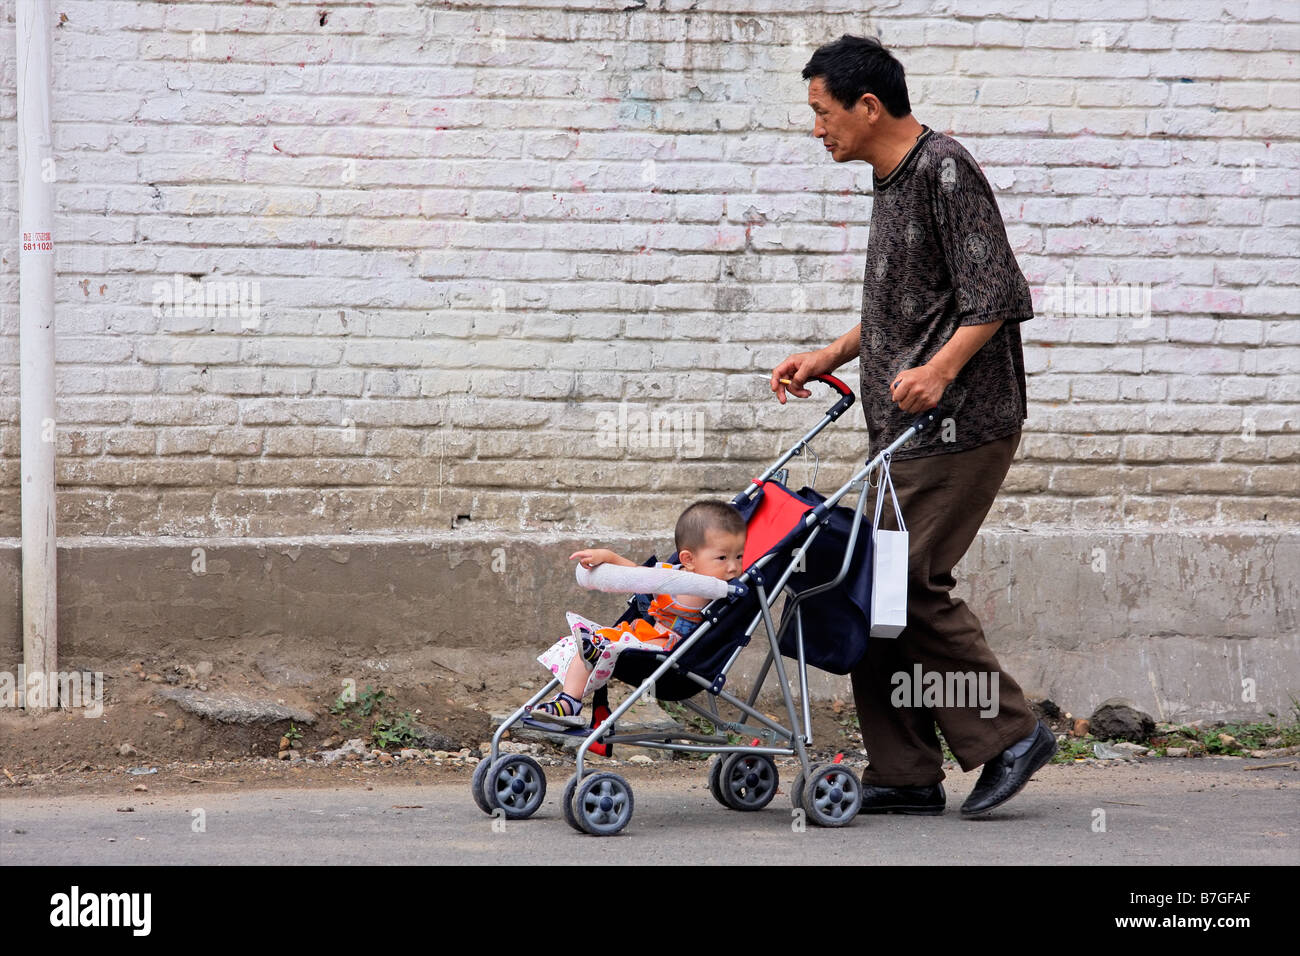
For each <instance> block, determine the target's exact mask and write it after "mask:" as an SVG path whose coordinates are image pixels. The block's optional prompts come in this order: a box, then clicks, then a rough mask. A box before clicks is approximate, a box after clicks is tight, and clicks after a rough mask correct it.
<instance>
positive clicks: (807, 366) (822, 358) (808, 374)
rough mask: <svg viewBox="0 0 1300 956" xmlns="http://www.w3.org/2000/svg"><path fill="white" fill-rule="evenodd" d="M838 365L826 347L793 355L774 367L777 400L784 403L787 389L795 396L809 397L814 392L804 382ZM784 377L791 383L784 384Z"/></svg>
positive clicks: (773, 381) (773, 383) (773, 389)
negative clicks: (782, 380) (805, 386)
mask: <svg viewBox="0 0 1300 956" xmlns="http://www.w3.org/2000/svg"><path fill="white" fill-rule="evenodd" d="M838 367H839V366H838V365H836V364H835V359H834V358H833V357H832V356H831V355H830V354H829V353H828V352H827V351H826V349H818V350H817V351H816V352H799V353H797V354H795V355H791V356H790V357H789V358H788V359H786V360H785V361H784V362H782V363H781V364H780V365H778V366H777V367H776V368H774V369H772V391H774V392H776V400H777V401H778V402H780V403H781V404H782V405H784V404H785V395H786V391H787V390H788V391H789V393H790V394H791V395H793V396H794V397H795V398H807V397H808V396H809V395H811V394H812V392H810V391H808V389H806V388H804V384H805V383H806V382H808V381H810V380H811V379H814V378H816V377H817V376H818V375H826V374H828V373H830V372H833V371H835V369H836V368H838ZM783 378H784V379H788V380H789V382H790V384H789V385H784V384H782V383H781V379H783Z"/></svg>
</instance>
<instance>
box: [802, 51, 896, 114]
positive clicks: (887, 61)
mask: <svg viewBox="0 0 1300 956" xmlns="http://www.w3.org/2000/svg"><path fill="white" fill-rule="evenodd" d="M815 76H820V77H822V79H823V81H824V82H825V84H826V91H827V92H828V93H830V95H831V96H832V97H833V98H834V99H836V100H837V101H838V102H839V103H840V105H841V106H843V107H844V108H845V109H846V110H851V109H853V107H854V106H855V105H856V104H857V103H858V101H859V100H861V99H862V94H864V93H871V94H872V95H873V96H875V97H876V99H878V100H880V103H881V105H882V106H884V108H885V110H886V112H888V113H889V115H890V116H892V117H894V118H895V119H902V118H903V117H904V116H909V115H911V112H912V104H911V103H910V102H909V101H908V98H907V81H906V80H905V79H904V77H903V64H901V63H899V62H898V60H896V59H895V58H894V55H893V54H892V53H890V52H889V51H888V50H886V49H885V48H884V47H883V46H881V44H880V41H879V40H877V39H875V38H874V37H855V36H850V35H849V34H847V33H846V34H844V36H842V37H840V38H839V39H838V40H836V41H834V42H833V43H827V44H825V45H824V46H820V47H818V48H817V51H816V52H815V53H814V54H813V55H812V59H811V60H809V61H808V65H807V66H805V67H804V68H803V78H804V79H805V80H811V79H812V78H813V77H815Z"/></svg>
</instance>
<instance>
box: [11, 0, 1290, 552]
mask: <svg viewBox="0 0 1300 956" xmlns="http://www.w3.org/2000/svg"><path fill="white" fill-rule="evenodd" d="M14 2H15V0H7V2H4V3H3V4H0V9H2V10H3V13H4V15H3V17H0V119H2V120H3V126H2V127H0V128H2V129H3V138H2V139H0V215H2V216H3V221H4V225H5V228H4V230H3V234H2V235H0V429H2V430H0V535H14V534H17V529H18V449H19V439H18V430H17V419H18V368H17V361H18V338H17V335H18V320H17V308H16V306H17V287H18V254H17V246H16V241H15V238H16V233H17V193H16V190H15V186H14V182H15V179H16V175H17V159H16V154H15V141H16V132H15V115H14V114H15V109H16V99H15V95H14V92H13V91H14V88H15V81H16V80H15V51H14V27H13V21H14ZM864 6H867V5H864V4H862V3H860V2H849V0H809V2H806V3H803V4H798V5H792V4H790V3H788V2H785V0H781V2H777V0H647V2H645V3H635V2H632V0H585V2H583V3H581V4H577V3H572V2H565V0H516V2H508V0H499V2H473V0H446V2H440V3H437V4H430V3H411V2H382V0H381V2H373V3H370V2H366V3H335V2H328V0H326V2H321V0H313V2H310V3H307V2H291V0H278V2H256V0H254V2H247V3H243V2H241V3H235V2H230V3H225V2H219V0H213V2H190V3H184V2H174V3H173V2H168V3H162V2H157V3H155V2H120V0H59V2H58V3H57V4H55V5H54V9H55V13H56V15H61V16H59V19H61V20H62V22H61V23H60V25H59V26H58V28H57V29H56V31H55V36H54V38H53V42H54V73H55V96H54V118H55V132H54V144H53V156H54V158H55V160H56V163H57V170H58V177H59V178H58V186H57V194H56V195H57V210H58V219H57V224H56V241H57V243H58V251H57V254H56V263H57V267H58V284H57V289H58V336H59V337H58V361H59V377H58V389H59V415H60V430H59V453H60V461H59V481H60V487H61V492H60V495H61V497H60V515H59V522H60V531H61V533H63V534H114V535H131V534H156V533H183V534H211V533H216V534H230V533H233V534H257V535H276V534H300V533H329V532H338V531H346V530H349V529H355V530H429V529H434V530H436V529H445V528H448V527H451V526H453V524H457V525H458V526H460V527H466V526H467V525H466V516H468V527H471V528H472V527H484V528H486V527H491V526H498V527H507V528H519V527H522V528H525V529H534V528H541V527H546V528H567V529H590V530H596V529H599V528H626V529H642V528H647V527H648V528H661V527H666V526H667V525H668V523H669V522H670V521H671V518H672V516H673V515H674V514H675V513H676V512H677V510H678V509H679V507H680V506H681V504H682V502H683V500H684V499H686V498H689V497H692V496H694V495H695V494H697V493H730V492H732V491H734V490H737V489H739V488H740V487H742V486H743V485H744V484H745V481H746V480H747V479H748V478H749V477H750V476H751V475H753V474H754V473H755V472H756V471H757V470H758V469H759V468H760V467H761V463H763V462H766V461H768V460H770V459H771V458H772V457H774V455H775V453H776V451H777V449H778V447H779V446H781V445H782V444H783V443H788V442H789V441H790V440H792V439H793V438H794V437H795V436H796V434H797V433H798V432H800V431H802V429H803V428H804V427H805V426H806V425H807V424H808V423H809V422H810V421H811V419H812V418H813V417H814V416H815V414H816V408H819V407H821V405H822V404H823V403H822V402H821V401H820V400H819V402H818V403H817V406H816V408H815V407H814V406H812V405H809V404H804V405H798V404H796V405H792V406H789V407H786V408H780V407H779V406H777V405H775V403H774V402H772V400H771V399H770V398H769V395H768V392H767V390H766V384H765V375H766V372H767V371H768V370H769V369H770V367H771V365H772V364H773V363H774V362H775V361H777V360H779V359H780V358H782V357H783V356H784V355H785V354H787V353H788V352H789V351H792V350H795V349H802V348H807V347H814V346H817V345H820V344H823V343H825V342H826V341H828V340H829V339H831V338H833V337H835V336H837V335H839V334H840V333H842V332H844V331H845V330H847V329H848V328H850V327H851V326H852V325H853V324H854V321H855V319H856V316H857V313H858V309H859V305H860V296H861V278H862V268H863V262H862V255H863V252H864V249H865V246H866V242H867V232H868V230H867V224H868V222H869V219H870V212H871V195H870V183H871V180H870V170H869V168H868V167H866V166H865V165H863V164H853V165H851V166H836V165H835V164H833V163H832V162H830V161H828V160H827V159H826V158H825V156H824V154H823V153H822V151H821V149H820V148H819V146H818V144H817V143H816V142H815V141H813V140H812V139H811V138H810V136H809V132H810V129H811V124H810V122H809V121H810V118H811V115H810V112H809V110H808V108H807V106H806V86H805V84H804V82H803V81H802V80H801V79H800V77H799V71H800V69H801V68H802V66H803V64H804V63H805V62H806V60H807V58H808V56H809V55H810V54H811V52H812V50H813V48H814V47H815V46H816V45H817V44H819V43H821V42H825V41H827V40H830V39H833V38H835V37H837V36H839V35H840V34H841V33H844V32H853V33H863V32H869V33H874V34H877V35H879V36H880V37H881V38H882V39H883V40H884V42H885V43H886V44H887V45H889V46H891V48H892V49H894V51H895V52H896V53H897V55H898V56H899V57H900V58H901V59H902V61H903V63H904V65H905V67H906V69H907V71H908V78H909V87H910V92H911V97H912V104H913V109H914V111H915V113H916V116H917V117H918V119H920V120H921V121H922V122H924V123H927V124H929V125H931V126H933V127H935V128H937V129H940V130H942V131H945V132H948V133H950V134H951V135H954V136H956V137H957V138H958V139H959V140H960V141H961V142H962V143H963V144H964V145H965V146H966V147H967V148H968V149H969V150H970V151H971V152H972V154H973V155H974V156H975V157H976V159H977V160H978V161H979V162H980V163H981V164H982V165H983V167H984V170H985V172H986V174H987V175H988V178H989V180H990V182H991V183H992V184H993V186H994V188H995V190H996V192H997V194H998V198H999V202H1000V204H1001V207H1002V210H1003V213H1004V216H1005V218H1006V221H1007V229H1008V233H1009V236H1010V238H1011V242H1012V244H1013V247H1014V249H1015V251H1016V254H1017V256H1018V258H1019V260H1020V264H1021V266H1022V268H1023V269H1024V271H1025V274H1026V276H1027V277H1028V279H1029V282H1030V285H1031V286H1032V287H1033V289H1034V296H1035V302H1036V305H1037V307H1038V310H1039V313H1040V314H1039V316H1038V317H1037V318H1036V319H1035V320H1034V321H1033V322H1031V323H1029V324H1028V325H1026V326H1024V327H1023V331H1024V333H1025V335H1026V337H1027V343H1026V361H1027V365H1028V368H1029V371H1030V380H1029V393H1030V398H1031V414H1030V419H1029V422H1028V425H1027V431H1026V435H1025V439H1024V442H1023V445H1022V450H1021V459H1020V461H1019V462H1018V463H1017V465H1016V466H1015V468H1014V470H1013V472H1012V474H1011V476H1010V477H1009V478H1008V482H1007V485H1006V488H1005V491H1004V495H1003V497H1002V499H1001V500H1000V502H999V504H998V506H997V507H996V508H995V511H994V514H993V517H992V518H991V519H990V520H991V522H992V523H993V524H995V525H996V524H998V523H1003V524H1014V525H1016V526H1022V525H1025V524H1031V525H1086V526H1095V525H1098V524H1105V525H1112V526H1113V525H1142V524H1146V523H1155V524H1163V523H1176V524H1189V523H1190V524H1196V523H1206V524H1242V523H1245V524H1252V523H1258V522H1261V521H1265V520H1266V521H1267V522H1268V524H1275V523H1282V524H1289V525H1295V524H1297V523H1300V504H1298V503H1297V497H1298V496H1297V495H1296V491H1297V487H1298V486H1300V477H1298V475H1300V434H1298V432H1300V429H1297V418H1298V417H1300V322H1298V321H1297V313H1298V312H1300V258H1298V257H1297V248H1298V245H1300V244H1298V241H1297V240H1298V238H1300V228H1298V227H1300V81H1298V80H1297V77H1296V72H1295V57H1296V53H1297V51H1298V50H1300V15H1298V13H1297V8H1296V6H1295V4H1294V3H1292V2H1288V0H1251V2H1248V3H1227V2H1211V0H1177V2H1174V0H1123V2H1120V0H1106V2H1094V3H1090V4H1073V3H1053V4H1050V5H1049V4H1046V3H1043V4H1024V3H1021V2H1013V0H954V2H953V3H951V4H946V5H942V7H936V6H935V5H934V4H932V3H931V2H929V0H903V2H900V3H895V4H891V5H890V6H889V7H888V9H887V10H882V11H878V12H876V11H865V12H864V10H863V8H864ZM625 7H627V8H629V9H624V8H625ZM792 7H798V8H799V9H798V10H797V11H795V12H792ZM322 20H323V21H324V22H322ZM176 275H181V276H182V277H190V276H192V277H193V278H194V279H197V280H201V282H202V287H203V288H204V289H205V290H207V289H210V288H212V287H213V284H214V283H220V282H229V281H232V280H233V281H234V282H236V283H243V284H248V283H252V284H253V285H252V286H246V287H247V288H248V289H250V290H251V289H253V288H255V289H256V291H257V299H258V308H257V310H256V314H255V315H254V314H253V309H252V308H251V302H250V303H249V309H248V312H247V314H241V313H240V312H239V311H238V310H231V311H229V312H226V313H222V314H214V312H213V311H212V310H197V311H195V312H194V313H192V314H184V313H182V314H165V313H164V312H163V310H162V309H161V308H157V307H156V306H159V305H160V303H158V302H157V301H156V290H155V285H156V284H158V283H162V284H163V286H164V287H167V286H170V285H171V284H172V283H173V281H174V279H173V277H174V276H176ZM1067 281H1071V282H1074V283H1086V284H1088V285H1090V286H1095V285H1100V286H1104V287H1110V286H1119V285H1123V286H1125V287H1126V288H1128V287H1130V286H1132V285H1133V284H1137V285H1139V286H1141V287H1142V288H1143V289H1147V288H1149V290H1150V294H1151V303H1152V309H1151V315H1150V316H1149V317H1147V316H1142V317H1134V316H1129V315H1125V316H1120V317H1116V316H1114V315H1064V316H1056V317H1052V316H1049V315H1047V314H1046V311H1047V308H1048V305H1049V304H1050V303H1051V302H1052V301H1053V299H1052V296H1053V295H1054V294H1060V293H1062V292H1063V288H1062V287H1063V286H1064V284H1065V283H1066V282H1067ZM1143 284H1146V285H1143ZM1057 301H1058V302H1059V301H1060V300H1059V299H1058V300H1057ZM841 374H842V375H843V376H844V377H845V378H846V379H847V380H848V381H850V382H851V383H852V384H854V385H855V387H856V384H857V382H856V368H855V366H850V367H846V368H845V369H843V370H842V373H841ZM620 409H621V411H622V414H624V415H625V416H631V420H632V421H635V416H636V415H638V414H641V413H645V414H647V415H648V414H652V413H660V414H664V413H677V414H678V416H679V417H678V419H677V423H678V425H679V427H678V430H677V432H676V433H675V434H674V435H672V436H670V437H669V438H668V440H666V441H665V442H663V443H662V444H661V445H660V446H658V447H649V448H641V447H634V448H629V447H626V443H625V442H623V443H620V442H618V441H617V440H616V439H617V438H618V437H619V436H618V435H617V434H610V433H609V432H608V431H607V432H605V433H604V435H605V437H606V438H612V439H615V440H614V441H605V442H604V444H605V445H606V446H610V445H612V447H602V442H601V436H602V433H601V432H600V430H599V429H600V425H601V423H602V422H604V421H607V420H606V419H603V418H601V417H600V416H601V415H602V413H609V414H610V415H612V416H613V417H612V418H611V419H608V420H612V421H617V420H618V416H619V414H620ZM697 416H698V418H697ZM625 420H626V419H625ZM696 421H699V422H702V423H703V428H704V433H703V435H702V436H698V435H697V434H696V433H694V432H693V431H691V430H690V429H688V428H685V427H681V426H683V425H684V424H693V423H695V422H696ZM697 438H699V439H700V441H699V443H698V444H697V443H696V439H697ZM864 441H865V430H864V428H863V427H862V425H861V420H860V418H859V417H858V416H856V415H854V416H850V417H848V418H846V419H845V420H844V421H843V422H842V423H841V424H840V426H839V427H838V429H837V430H836V431H835V435H834V437H833V438H832V439H830V440H828V441H826V442H824V443H823V448H822V449H821V451H822V454H823V461H824V462H825V465H824V467H823V470H822V482H821V483H825V482H826V481H827V479H828V478H829V479H831V480H834V479H836V478H840V477H843V476H844V475H845V474H847V472H848V470H849V469H850V468H851V467H852V465H853V463H854V462H855V461H857V460H859V459H860V457H861V455H862V454H863V452H864V450H865V449H864ZM803 477H806V474H805V473H803V472H801V471H799V470H798V469H797V470H796V476H795V478H796V480H798V479H800V478H803ZM1265 516H1266V517H1265Z"/></svg>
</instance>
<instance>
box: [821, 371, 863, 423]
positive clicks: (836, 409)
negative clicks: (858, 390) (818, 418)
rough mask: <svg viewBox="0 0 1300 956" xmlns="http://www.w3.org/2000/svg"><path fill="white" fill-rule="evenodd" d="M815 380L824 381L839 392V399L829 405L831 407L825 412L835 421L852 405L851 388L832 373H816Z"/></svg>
mask: <svg viewBox="0 0 1300 956" xmlns="http://www.w3.org/2000/svg"><path fill="white" fill-rule="evenodd" d="M816 380H817V381H818V382H824V383H825V384H827V385H829V386H830V387H831V388H833V389H835V391H837V392H839V393H840V400H839V401H838V402H836V403H835V404H834V405H833V406H831V408H830V409H829V410H828V411H827V412H826V416H827V417H828V418H829V419H830V420H831V421H835V420H836V419H837V418H839V417H840V416H841V415H843V414H844V413H845V412H847V411H848V410H849V409H850V408H852V407H853V400H854V399H853V389H851V388H849V387H848V386H847V385H845V384H844V383H843V382H841V381H840V380H839V379H838V378H836V377H835V376H834V375H818V376H817V379H816Z"/></svg>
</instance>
